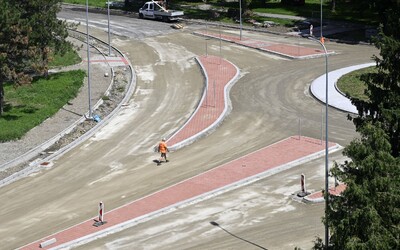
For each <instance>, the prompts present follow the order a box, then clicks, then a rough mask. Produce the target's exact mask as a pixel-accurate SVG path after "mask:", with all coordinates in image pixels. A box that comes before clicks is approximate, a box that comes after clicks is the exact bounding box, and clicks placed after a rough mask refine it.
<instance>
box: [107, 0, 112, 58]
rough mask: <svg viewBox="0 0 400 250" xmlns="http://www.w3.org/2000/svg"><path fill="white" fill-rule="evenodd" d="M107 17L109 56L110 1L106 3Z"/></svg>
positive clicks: (109, 54)
mask: <svg viewBox="0 0 400 250" xmlns="http://www.w3.org/2000/svg"><path fill="white" fill-rule="evenodd" d="M107 16H108V56H111V39H110V1H109V0H108V1H107Z"/></svg>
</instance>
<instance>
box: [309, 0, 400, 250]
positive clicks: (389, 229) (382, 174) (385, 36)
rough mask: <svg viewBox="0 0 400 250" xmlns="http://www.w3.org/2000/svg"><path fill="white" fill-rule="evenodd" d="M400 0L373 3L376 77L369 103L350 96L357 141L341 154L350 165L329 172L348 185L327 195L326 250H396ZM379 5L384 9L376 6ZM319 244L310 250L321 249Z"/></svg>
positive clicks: (370, 78) (399, 237)
mask: <svg viewBox="0 0 400 250" xmlns="http://www.w3.org/2000/svg"><path fill="white" fill-rule="evenodd" d="M399 2H400V1H397V2H396V1H383V0H382V1H378V0H376V1H373V4H372V5H373V7H374V6H375V7H374V8H376V10H377V11H378V12H379V13H381V15H380V17H381V18H382V20H381V23H382V25H381V27H380V29H379V30H380V31H379V35H378V36H377V37H376V38H375V46H376V47H377V48H378V49H379V50H380V56H374V59H375V61H376V64H377V69H378V71H377V73H372V74H369V75H366V76H365V77H364V78H363V80H364V81H365V83H366V86H367V89H366V93H365V94H366V95H367V96H368V100H367V101H363V100H359V99H355V98H352V103H353V104H354V105H356V107H357V110H358V116H356V117H355V118H352V117H349V119H351V120H353V122H354V124H355V126H356V130H357V132H359V134H360V136H361V139H356V140H354V141H352V142H351V143H350V145H349V146H347V147H346V148H345V150H344V155H345V156H347V157H349V158H350V160H351V161H348V162H345V163H343V164H338V165H337V166H335V167H334V168H333V169H332V171H331V174H332V175H333V176H334V177H335V178H338V179H339V180H340V181H342V182H343V183H345V184H346V185H347V188H346V190H345V191H344V192H343V193H342V194H341V196H332V195H329V207H328V211H326V212H327V218H326V219H325V220H324V223H328V226H329V229H330V233H331V237H330V239H329V247H328V248H329V249H340V250H342V249H368V250H369V249H379V250H381V249H400V156H399V150H400V148H399V144H400V137H399V133H400V72H399V69H400V30H399V27H400V10H399V7H400V3H399ZM378 3H382V5H384V6H385V8H386V9H383V8H382V6H378V7H377V5H378ZM324 247H326V246H324V245H323V244H321V241H317V242H316V244H315V246H314V248H315V249H321V248H324Z"/></svg>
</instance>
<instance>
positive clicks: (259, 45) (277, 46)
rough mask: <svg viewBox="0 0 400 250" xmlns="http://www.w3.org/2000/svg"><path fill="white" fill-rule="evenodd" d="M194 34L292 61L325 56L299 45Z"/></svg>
mask: <svg viewBox="0 0 400 250" xmlns="http://www.w3.org/2000/svg"><path fill="white" fill-rule="evenodd" d="M195 34H198V35H202V36H207V37H212V38H216V39H222V40H224V41H228V42H233V43H236V44H240V45H243V46H246V47H249V48H254V49H259V50H262V51H266V52H269V53H272V54H276V55H280V56H284V57H289V58H292V59H299V58H312V57H315V56H325V52H324V51H323V50H322V49H315V48H309V47H304V46H299V45H290V44H283V43H273V42H266V41H258V40H253V39H248V38H244V37H243V36H242V40H240V37H239V36H233V35H226V34H221V35H220V34H218V33H212V32H209V31H199V32H195ZM334 53H335V52H334V51H328V54H334Z"/></svg>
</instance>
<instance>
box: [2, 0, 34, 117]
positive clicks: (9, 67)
mask: <svg viewBox="0 0 400 250" xmlns="http://www.w3.org/2000/svg"><path fill="white" fill-rule="evenodd" d="M0 5H1V8H0V115H1V114H2V113H3V110H4V96H5V93H4V84H5V82H6V81H12V82H14V83H15V84H16V85H21V84H25V83H29V82H30V81H31V80H32V78H31V76H30V75H29V74H27V71H28V69H30V68H32V59H33V58H34V57H35V54H36V53H37V49H36V48H35V47H34V46H32V45H30V44H29V35H30V34H31V33H32V29H31V28H30V27H29V26H26V25H24V24H23V22H22V19H21V16H20V13H19V12H18V11H16V9H15V8H13V6H12V5H11V4H10V1H8V0H0Z"/></svg>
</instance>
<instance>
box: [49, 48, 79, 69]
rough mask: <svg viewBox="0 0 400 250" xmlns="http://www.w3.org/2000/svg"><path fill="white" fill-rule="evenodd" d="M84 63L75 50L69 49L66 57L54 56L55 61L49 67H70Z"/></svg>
mask: <svg viewBox="0 0 400 250" xmlns="http://www.w3.org/2000/svg"><path fill="white" fill-rule="evenodd" d="M81 61H82V59H81V58H80V57H79V55H78V53H77V52H76V50H75V49H74V48H72V47H71V48H69V49H68V50H67V52H66V53H65V54H64V55H60V54H57V53H56V54H54V55H53V60H51V61H50V63H49V67H50V68H56V67H63V66H69V65H75V64H78V63H80V62H81Z"/></svg>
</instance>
